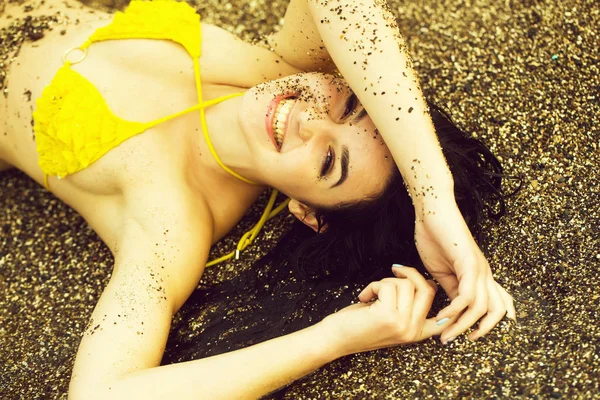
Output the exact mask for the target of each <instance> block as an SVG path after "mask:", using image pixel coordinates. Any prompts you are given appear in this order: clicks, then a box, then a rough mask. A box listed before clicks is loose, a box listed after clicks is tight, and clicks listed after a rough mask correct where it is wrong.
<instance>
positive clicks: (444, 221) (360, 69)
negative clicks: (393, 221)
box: [270, 0, 515, 342]
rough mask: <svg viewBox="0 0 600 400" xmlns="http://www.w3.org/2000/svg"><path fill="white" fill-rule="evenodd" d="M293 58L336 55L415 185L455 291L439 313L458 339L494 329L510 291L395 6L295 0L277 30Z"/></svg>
mask: <svg viewBox="0 0 600 400" xmlns="http://www.w3.org/2000/svg"><path fill="white" fill-rule="evenodd" d="M270 43H271V46H272V47H273V48H274V50H275V51H276V52H279V54H280V55H281V56H282V57H283V58H284V59H285V60H286V61H287V62H288V63H290V64H292V65H294V66H296V67H300V68H304V69H308V70H319V69H321V70H329V69H331V68H332V67H331V65H332V64H331V61H330V60H332V61H333V62H334V63H335V66H336V67H337V69H338V70H339V71H340V72H341V73H342V75H343V76H344V78H346V80H347V81H348V84H349V85H350V87H351V88H352V89H353V90H354V92H355V93H356V95H357V96H358V98H359V99H360V101H361V103H362V104H363V106H364V107H365V109H366V110H367V111H368V114H369V116H370V117H371V119H372V120H373V122H374V123H375V125H376V126H377V128H378V130H379V132H380V133H381V135H382V137H383V139H384V140H385V142H386V144H387V146H388V148H389V149H390V151H391V153H392V155H393V156H394V160H395V162H396V165H397V166H398V169H399V170H400V173H401V174H402V177H403V179H404V181H405V183H406V186H407V188H408V190H409V194H410V196H411V198H412V200H413V205H414V207H415V214H416V218H417V220H416V225H415V241H416V245H417V249H418V250H419V254H420V256H421V259H422V260H423V263H424V264H425V266H426V268H427V269H428V270H429V272H431V274H432V275H433V276H434V277H435V278H436V279H437V280H438V282H439V283H440V284H441V285H442V287H443V288H444V290H445V291H446V293H447V294H448V295H449V296H450V298H451V299H453V301H452V303H451V305H450V306H449V307H447V308H446V309H444V310H442V311H441V312H440V313H439V314H438V316H437V318H438V320H439V321H440V323H444V322H445V321H447V318H454V317H457V316H459V315H461V313H462V315H461V317H460V318H459V319H458V320H457V321H456V323H454V324H446V328H447V329H446V330H445V331H444V333H443V334H442V338H441V339H442V341H443V342H446V341H448V340H451V339H452V338H454V337H455V336H457V335H458V334H460V333H462V332H464V331H465V330H466V329H468V328H469V327H470V326H472V325H473V324H474V323H475V322H476V321H478V320H479V319H480V318H482V317H484V318H483V319H482V320H481V322H480V325H479V329H478V330H477V331H475V332H473V333H472V334H471V335H470V338H471V339H477V338H479V337H480V336H483V335H484V334H486V333H487V332H489V331H490V330H491V329H492V328H493V327H494V326H495V325H496V324H497V322H498V321H499V320H500V319H501V318H502V316H503V315H504V314H505V313H507V312H508V315H509V316H510V317H513V318H514V317H515V312H514V306H513V302H512V298H511V297H510V295H508V293H507V292H506V291H505V290H504V289H503V288H502V287H501V286H499V285H498V284H497V283H496V282H495V281H494V279H493V276H492V273H491V270H490V267H489V264H488V263H487V260H486V259H485V257H484V256H483V254H482V253H481V251H480V250H479V248H478V246H477V244H476V243H475V241H474V240H473V237H472V236H471V234H470V232H469V229H468V227H467V225H466V223H465V221H464V219H463V218H462V216H461V214H460V211H459V210H458V207H457V205H456V201H455V198H454V182H453V179H452V175H451V173H450V170H449V168H448V166H447V164H446V162H445V159H444V156H443V154H442V151H441V148H440V145H439V142H438V140H437V137H436V133H435V129H434V127H433V124H432V121H431V118H430V116H429V113H428V109H427V105H426V102H425V100H424V97H423V94H422V92H421V89H420V87H419V84H418V78H417V76H416V74H415V71H414V70H413V68H412V61H411V58H410V56H409V54H408V53H407V50H406V47H405V44H404V40H403V38H402V36H401V35H400V32H399V30H398V27H397V25H396V21H395V18H394V16H393V15H392V13H391V12H390V11H389V10H388V9H387V7H386V5H385V2H384V1H381V0H361V1H353V0H329V1H327V0H292V1H291V3H290V6H289V8H288V12H287V13H286V22H285V24H284V26H283V28H282V29H281V31H280V32H278V33H277V34H275V35H273V37H271V38H270Z"/></svg>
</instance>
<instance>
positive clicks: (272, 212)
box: [194, 58, 290, 267]
mask: <svg viewBox="0 0 600 400" xmlns="http://www.w3.org/2000/svg"><path fill="white" fill-rule="evenodd" d="M194 75H195V76H196V91H197V92H198V102H199V103H200V122H201V124H202V133H203V134H204V139H205V140H206V143H207V144H208V148H209V149H210V153H211V154H212V156H213V157H214V159H215V160H216V161H217V163H218V164H219V165H220V166H221V168H223V169H224V170H225V171H227V172H229V173H230V174H231V175H233V176H235V177H236V178H238V179H240V180H242V181H244V182H246V183H249V184H251V185H257V183H256V182H253V181H251V180H250V179H246V178H244V177H243V176H241V175H240V174H238V173H237V172H235V171H233V170H232V169H231V168H229V167H227V166H226V165H225V164H223V162H222V161H221V159H220V158H219V156H218V155H217V152H216V151H215V148H214V147H213V145H212V142H211V140H210V136H209V135H208V127H207V126H206V117H205V114H204V108H205V107H208V106H211V105H213V104H216V103H218V102H220V101H224V100H228V99H230V98H233V97H238V96H241V95H243V93H235V94H231V95H227V96H223V97H219V98H218V99H215V100H212V101H208V102H206V103H204V101H203V100H202V82H201V81H200V65H199V63H198V59H197V58H194ZM278 193H279V192H278V191H277V190H275V189H273V190H272V191H271V196H270V197H269V201H268V202H267V206H266V207H265V210H264V211H263V213H262V215H261V217H260V219H259V220H258V222H257V223H256V225H254V226H253V227H252V229H250V230H248V231H247V232H246V233H244V234H243V235H242V238H241V239H240V240H239V242H238V244H237V246H236V249H235V250H234V251H232V252H231V253H229V254H226V255H224V256H222V257H219V258H217V259H216V260H212V261H210V262H209V263H207V264H206V266H207V267H211V266H213V265H216V264H218V263H220V262H223V261H225V260H229V259H231V258H232V257H234V256H235V259H236V260H237V259H239V258H240V252H242V251H243V250H244V249H245V248H246V247H248V246H250V245H251V244H252V242H254V239H256V237H257V236H258V234H259V233H260V231H261V230H262V228H263V226H265V223H266V222H267V221H268V220H270V219H271V218H273V217H274V216H276V215H277V214H279V213H280V212H281V211H282V210H283V209H284V208H285V207H286V206H287V204H288V202H289V201H290V200H289V199H286V200H285V201H283V202H282V203H281V204H279V205H278V206H277V207H276V208H275V209H273V206H274V205H275V199H276V198H277V194H278Z"/></svg>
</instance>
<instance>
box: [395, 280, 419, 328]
mask: <svg viewBox="0 0 600 400" xmlns="http://www.w3.org/2000/svg"><path fill="white" fill-rule="evenodd" d="M395 280H396V282H395V283H394V286H395V287H396V296H397V300H396V308H397V310H398V314H399V318H398V319H399V320H400V321H402V322H403V323H409V321H410V320H411V316H412V313H413V304H414V300H415V285H414V284H413V283H412V282H411V281H409V280H408V279H395Z"/></svg>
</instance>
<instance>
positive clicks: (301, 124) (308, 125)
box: [298, 106, 331, 142]
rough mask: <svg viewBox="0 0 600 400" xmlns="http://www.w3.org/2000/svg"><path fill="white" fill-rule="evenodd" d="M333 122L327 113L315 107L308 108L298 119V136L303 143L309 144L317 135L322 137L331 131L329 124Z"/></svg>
mask: <svg viewBox="0 0 600 400" xmlns="http://www.w3.org/2000/svg"><path fill="white" fill-rule="evenodd" d="M329 122H331V121H330V118H329V117H328V115H327V113H326V112H325V113H324V112H323V110H319V109H318V108H317V107H315V106H311V107H307V108H305V109H304V110H302V112H300V115H299V117H298V136H299V137H300V140H302V141H303V142H308V141H309V140H311V139H312V138H313V137H314V136H315V135H322V134H324V133H326V132H327V131H328V130H329V129H328V128H327V125H328V123H329Z"/></svg>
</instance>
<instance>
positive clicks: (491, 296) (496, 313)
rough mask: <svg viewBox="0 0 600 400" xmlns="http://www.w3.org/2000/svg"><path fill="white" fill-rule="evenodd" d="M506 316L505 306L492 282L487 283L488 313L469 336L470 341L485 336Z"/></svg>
mask: <svg viewBox="0 0 600 400" xmlns="http://www.w3.org/2000/svg"><path fill="white" fill-rule="evenodd" d="M505 314H506V305H505V304H504V300H503V299H502V296H501V295H500V291H499V290H498V287H497V285H496V282H495V281H494V280H491V279H490V281H489V283H488V311H487V314H486V315H485V316H484V317H483V318H482V319H481V320H480V321H479V326H478V327H477V329H476V330H474V331H473V332H471V333H470V334H469V339H470V340H477V339H479V338H480V337H482V336H484V335H487V334H488V333H489V332H490V331H491V330H492V329H493V328H494V327H495V326H496V325H497V324H498V322H500V320H501V319H502V318H503V317H504V315H505Z"/></svg>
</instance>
